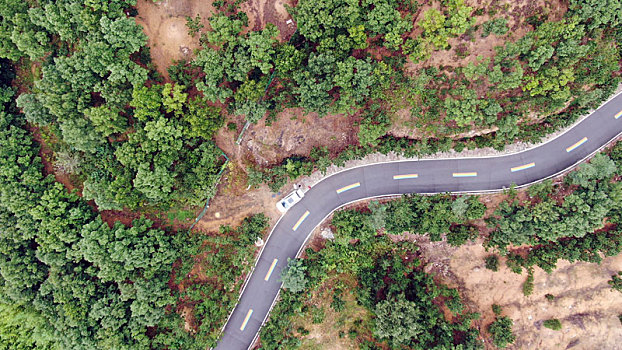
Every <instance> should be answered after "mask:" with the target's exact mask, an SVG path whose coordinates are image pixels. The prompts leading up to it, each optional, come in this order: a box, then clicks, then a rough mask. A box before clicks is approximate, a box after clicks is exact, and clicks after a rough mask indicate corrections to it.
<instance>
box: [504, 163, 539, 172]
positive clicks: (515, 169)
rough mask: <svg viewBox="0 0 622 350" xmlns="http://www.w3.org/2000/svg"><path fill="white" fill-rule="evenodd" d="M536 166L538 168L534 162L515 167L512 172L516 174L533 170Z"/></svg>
mask: <svg viewBox="0 0 622 350" xmlns="http://www.w3.org/2000/svg"><path fill="white" fill-rule="evenodd" d="M535 166H536V163H533V162H532V163H529V164H525V165H521V166H515V167H513V168H511V169H510V170H511V171H512V172H515V171H521V170H525V169H529V168H533V167H535Z"/></svg>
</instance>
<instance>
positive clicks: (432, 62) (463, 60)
mask: <svg viewBox="0 0 622 350" xmlns="http://www.w3.org/2000/svg"><path fill="white" fill-rule="evenodd" d="M465 3H466V5H467V6H471V7H473V8H475V9H482V8H483V9H484V10H485V12H484V14H482V15H481V16H475V18H476V23H475V25H476V26H479V28H478V30H477V31H475V32H473V33H472V34H471V35H468V34H464V35H461V36H459V37H456V38H452V39H449V45H450V49H449V50H439V51H434V52H433V53H432V55H431V56H430V58H429V59H427V60H425V61H423V62H419V63H413V62H411V61H410V60H409V61H408V62H407V63H406V65H405V70H406V72H408V73H410V74H414V75H416V74H417V72H418V71H420V70H422V69H424V68H427V67H438V68H440V69H441V70H442V69H443V67H454V68H455V67H465V66H466V65H468V64H469V63H477V62H478V58H479V59H484V58H491V57H493V56H494V55H495V47H498V46H502V45H503V44H504V43H506V42H515V41H517V40H518V39H520V38H522V37H523V36H525V34H526V33H528V32H530V31H532V30H533V27H532V26H531V25H530V24H529V23H527V18H528V17H530V16H533V15H543V16H546V17H547V18H548V19H549V20H551V21H558V20H560V19H561V18H562V17H563V15H564V14H565V13H566V11H567V10H568V5H567V3H565V2H564V1H560V0H553V1H548V0H466V1H465ZM430 8H437V9H438V8H439V3H438V2H432V4H428V5H425V6H423V7H422V8H421V9H420V11H419V13H418V16H417V18H416V19H415V29H414V30H413V32H412V33H411V34H410V37H412V38H415V37H418V36H419V35H420V34H421V32H422V29H421V28H420V27H419V26H417V24H416V23H418V22H420V21H422V20H423V16H424V13H425V12H426V11H427V10H428V9H430ZM492 18H505V19H507V21H508V27H509V30H508V32H507V34H505V35H503V36H497V35H495V34H490V35H489V36H487V37H486V38H482V36H481V33H482V28H481V26H482V24H483V23H484V22H486V21H488V20H490V19H492ZM459 51H460V52H463V53H464V54H463V56H460V55H458V52H459ZM450 74H451V73H450ZM396 102H397V103H398V105H399V107H398V106H396V113H395V115H394V118H393V121H392V127H391V129H390V130H389V131H388V133H389V134H390V135H393V136H396V137H410V138H415V139H417V138H421V137H422V136H424V135H427V136H428V137H433V136H434V135H435V134H438V133H439V132H440V133H443V131H442V129H443V128H441V130H439V131H436V130H435V129H433V128H430V127H431V126H432V125H430V126H429V127H428V128H426V130H424V128H417V127H415V126H414V125H413V121H412V119H413V117H412V116H411V112H410V107H408V106H407V103H406V101H405V99H403V100H401V101H396ZM497 129H498V128H496V127H494V128H491V129H481V130H478V129H475V130H471V131H469V132H467V133H461V134H456V135H448V136H449V137H452V138H463V137H473V136H477V135H482V134H488V133H491V132H494V131H496V130H497Z"/></svg>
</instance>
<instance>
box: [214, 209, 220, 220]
mask: <svg viewBox="0 0 622 350" xmlns="http://www.w3.org/2000/svg"><path fill="white" fill-rule="evenodd" d="M214 216H215V217H216V219H218V218H220V212H218V211H217V212H215V213H214Z"/></svg>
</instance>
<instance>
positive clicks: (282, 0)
mask: <svg viewBox="0 0 622 350" xmlns="http://www.w3.org/2000/svg"><path fill="white" fill-rule="evenodd" d="M295 2H296V1H295V0H249V1H246V2H244V3H242V4H241V5H240V10H241V11H243V12H245V13H246V15H247V16H248V28H246V29H245V30H246V31H250V30H261V29H262V28H265V27H266V24H268V23H272V24H274V25H276V26H277V28H279V40H280V41H282V42H283V41H287V40H289V38H290V37H291V36H292V35H293V34H294V32H295V31H296V24H295V23H294V22H293V19H292V17H291V16H290V14H289V13H288V12H287V9H286V8H285V6H286V5H287V6H291V7H293V6H294V5H295ZM289 20H292V21H291V22H290V23H287V22H288V21H289Z"/></svg>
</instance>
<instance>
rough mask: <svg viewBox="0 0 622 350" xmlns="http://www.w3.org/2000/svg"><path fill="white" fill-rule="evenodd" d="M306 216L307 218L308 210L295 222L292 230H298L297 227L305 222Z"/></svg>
mask: <svg viewBox="0 0 622 350" xmlns="http://www.w3.org/2000/svg"><path fill="white" fill-rule="evenodd" d="M307 216H309V211H308V210H307V211H305V213H304V214H302V216H301V217H300V219H298V221H296V225H294V227H292V230H294V231H296V230H297V229H298V227H299V226H300V224H302V222H303V221H305V219H306V218H307Z"/></svg>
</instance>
